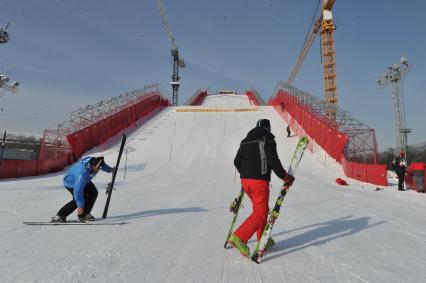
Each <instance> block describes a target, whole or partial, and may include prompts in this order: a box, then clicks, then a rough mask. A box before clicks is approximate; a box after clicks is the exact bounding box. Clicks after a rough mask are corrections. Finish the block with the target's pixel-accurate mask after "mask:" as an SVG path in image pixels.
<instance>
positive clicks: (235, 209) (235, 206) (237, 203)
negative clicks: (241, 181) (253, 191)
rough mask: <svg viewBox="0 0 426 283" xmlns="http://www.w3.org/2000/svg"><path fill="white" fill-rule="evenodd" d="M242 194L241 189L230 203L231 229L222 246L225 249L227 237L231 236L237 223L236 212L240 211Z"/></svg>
mask: <svg viewBox="0 0 426 283" xmlns="http://www.w3.org/2000/svg"><path fill="white" fill-rule="evenodd" d="M244 194H245V193H244V190H243V188H242V187H241V191H240V194H239V195H238V197H237V198H236V199H235V200H234V201H233V202H231V206H230V211H231V212H232V213H233V214H234V217H233V219H232V223H231V228H230V229H229V233H228V236H227V237H226V240H225V245H224V246H223V247H224V248H225V249H226V247H227V245H228V240H229V237H230V236H231V234H232V232H234V227H235V223H236V222H237V217H238V212H239V211H240V207H241V202H242V201H243V198H244Z"/></svg>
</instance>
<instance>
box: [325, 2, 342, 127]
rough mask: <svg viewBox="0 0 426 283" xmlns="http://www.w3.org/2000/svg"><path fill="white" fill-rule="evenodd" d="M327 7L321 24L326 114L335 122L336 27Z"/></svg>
mask: <svg viewBox="0 0 426 283" xmlns="http://www.w3.org/2000/svg"><path fill="white" fill-rule="evenodd" d="M333 2H334V1H333ZM324 4H325V3H324ZM328 7H330V6H328ZM325 8H326V6H324V10H323V16H322V25H321V47H322V48H321V49H322V54H321V55H322V64H323V68H324V97H325V104H326V107H327V109H326V116H327V118H328V120H329V121H330V122H331V123H333V124H335V123H336V115H337V109H338V99H339V98H338V93H337V85H336V51H335V49H334V30H335V29H336V27H335V26H334V23H333V14H332V12H331V8H330V9H325Z"/></svg>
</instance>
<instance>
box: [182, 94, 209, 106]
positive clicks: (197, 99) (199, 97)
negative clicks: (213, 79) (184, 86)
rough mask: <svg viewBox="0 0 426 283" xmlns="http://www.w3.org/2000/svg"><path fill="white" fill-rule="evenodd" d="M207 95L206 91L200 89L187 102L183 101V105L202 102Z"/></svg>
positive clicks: (195, 104)
mask: <svg viewBox="0 0 426 283" xmlns="http://www.w3.org/2000/svg"><path fill="white" fill-rule="evenodd" d="M206 96H207V91H200V92H199V93H198V94H196V95H195V96H194V97H192V98H191V99H190V100H189V101H188V102H186V103H185V105H189V106H197V105H201V104H203V101H204V99H205V98H206Z"/></svg>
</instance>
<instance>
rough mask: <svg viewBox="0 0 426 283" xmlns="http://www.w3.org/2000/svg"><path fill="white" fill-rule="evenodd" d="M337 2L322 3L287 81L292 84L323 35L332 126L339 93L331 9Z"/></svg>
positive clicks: (324, 65)
mask: <svg viewBox="0 0 426 283" xmlns="http://www.w3.org/2000/svg"><path fill="white" fill-rule="evenodd" d="M335 2H336V0H325V1H323V3H322V12H321V14H320V15H319V16H318V18H317V19H316V20H315V24H314V25H313V26H312V28H311V29H310V31H309V33H308V36H307V39H306V41H305V43H304V45H303V48H302V50H301V52H300V54H299V57H298V58H297V61H296V64H295V65H294V67H293V70H292V72H291V74H290V76H289V78H288V79H287V83H288V84H292V83H293V80H294V78H295V77H296V75H297V74H298V72H299V70H300V67H301V65H302V63H303V60H304V59H305V57H306V55H307V54H308V52H309V50H310V48H311V46H312V44H313V42H314V40H315V38H316V35H317V34H318V33H321V50H322V54H321V57H322V62H323V68H324V97H325V103H326V107H327V110H326V116H327V118H328V119H329V121H330V122H331V123H332V124H335V123H336V114H337V108H338V93H337V86H336V57H335V53H336V52H335V49H334V30H335V29H336V28H335V26H334V24H333V17H332V12H331V9H332V8H333V5H334V3H335Z"/></svg>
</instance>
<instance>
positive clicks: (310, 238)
mask: <svg viewBox="0 0 426 283" xmlns="http://www.w3.org/2000/svg"><path fill="white" fill-rule="evenodd" d="M351 217H352V216H346V217H342V218H338V219H335V220H331V221H327V222H322V223H317V224H312V225H308V226H305V227H301V228H297V229H293V230H289V231H283V232H280V233H277V234H274V235H273V236H274V237H276V236H278V235H282V234H287V233H291V232H294V231H298V230H305V229H309V228H314V229H310V230H308V231H306V232H304V233H302V234H299V235H295V236H292V237H290V238H288V239H285V240H282V241H279V242H277V243H276V244H275V246H274V247H273V248H272V250H271V251H270V254H272V255H271V256H267V257H265V259H264V261H267V260H270V259H273V258H277V257H280V256H283V255H286V254H289V253H292V252H296V251H299V250H303V249H305V248H307V247H310V246H320V245H324V244H326V243H327V242H329V241H333V240H336V239H338V238H343V237H346V236H349V235H353V234H356V233H359V232H361V231H362V230H365V229H369V228H371V227H374V226H377V225H381V224H383V223H386V222H385V221H380V222H377V223H373V224H369V223H368V222H369V220H370V217H361V218H356V219H351ZM280 250H284V251H282V252H279V251H280Z"/></svg>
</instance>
